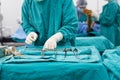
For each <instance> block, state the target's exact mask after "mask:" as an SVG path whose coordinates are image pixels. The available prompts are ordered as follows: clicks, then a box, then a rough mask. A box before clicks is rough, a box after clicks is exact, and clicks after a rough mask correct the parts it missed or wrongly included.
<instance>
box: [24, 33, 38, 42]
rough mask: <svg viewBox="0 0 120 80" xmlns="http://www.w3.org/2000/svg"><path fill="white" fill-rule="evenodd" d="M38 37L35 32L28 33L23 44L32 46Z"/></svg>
mask: <svg viewBox="0 0 120 80" xmlns="http://www.w3.org/2000/svg"><path fill="white" fill-rule="evenodd" d="M37 37H38V35H37V34H36V33H35V32H30V33H29V34H28V36H27V38H26V40H25V43H27V44H32V42H34V41H36V39H37Z"/></svg>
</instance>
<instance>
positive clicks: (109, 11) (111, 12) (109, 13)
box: [99, 2, 118, 26]
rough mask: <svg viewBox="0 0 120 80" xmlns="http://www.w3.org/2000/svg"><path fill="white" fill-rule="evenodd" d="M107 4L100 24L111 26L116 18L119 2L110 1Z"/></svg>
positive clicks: (101, 15)
mask: <svg viewBox="0 0 120 80" xmlns="http://www.w3.org/2000/svg"><path fill="white" fill-rule="evenodd" d="M106 6H107V7H106ZM106 6H105V7H103V12H102V13H101V14H100V18H99V21H100V24H103V25H106V26H109V25H111V24H113V22H114V20H115V17H116V13H117V10H118V6H117V3H115V2H110V3H108V4H107V5H106Z"/></svg>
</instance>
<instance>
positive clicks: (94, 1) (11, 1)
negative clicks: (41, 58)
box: [1, 0, 105, 36]
mask: <svg viewBox="0 0 120 80" xmlns="http://www.w3.org/2000/svg"><path fill="white" fill-rule="evenodd" d="M73 1H74V2H75V0H73ZM87 1H88V6H87V8H88V9H92V10H93V11H94V12H95V13H96V14H97V15H99V14H100V12H101V11H102V6H103V5H104V4H105V1H104V0H87ZM22 2H23V0H1V13H2V15H3V21H2V28H3V34H4V36H8V35H12V34H13V33H15V31H16V30H17V29H18V28H19V26H20V25H19V24H18V21H19V20H20V18H21V6H22Z"/></svg>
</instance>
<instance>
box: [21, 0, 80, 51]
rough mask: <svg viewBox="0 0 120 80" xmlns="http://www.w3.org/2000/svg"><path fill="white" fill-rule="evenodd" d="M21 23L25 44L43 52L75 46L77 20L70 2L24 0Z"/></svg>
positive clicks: (70, 0) (66, 0) (62, 0)
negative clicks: (41, 47) (40, 48)
mask: <svg viewBox="0 0 120 80" xmlns="http://www.w3.org/2000/svg"><path fill="white" fill-rule="evenodd" d="M22 21H23V23H22V26H23V29H24V31H25V32H26V34H27V35H28V36H27V37H26V40H25V42H26V43H27V44H32V43H34V45H38V46H43V49H44V50H48V49H55V48H56V47H57V43H58V45H66V44H71V45H74V44H75V43H74V41H75V33H76V30H77V22H78V19H77V13H76V10H75V6H74V4H73V1H72V0H24V2H23V5H22Z"/></svg>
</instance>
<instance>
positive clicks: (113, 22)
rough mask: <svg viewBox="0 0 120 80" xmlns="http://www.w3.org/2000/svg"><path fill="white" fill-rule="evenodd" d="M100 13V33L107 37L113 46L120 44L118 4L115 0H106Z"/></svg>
mask: <svg viewBox="0 0 120 80" xmlns="http://www.w3.org/2000/svg"><path fill="white" fill-rule="evenodd" d="M106 1H108V3H107V4H106V5H104V6H103V10H102V13H101V14H100V17H99V21H100V28H101V34H102V35H103V36H105V37H106V38H108V39H109V40H110V41H111V42H112V43H113V44H115V46H118V45H120V32H119V31H120V29H119V27H120V6H119V5H118V3H117V0H106Z"/></svg>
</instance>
